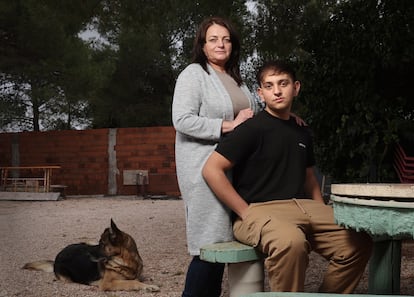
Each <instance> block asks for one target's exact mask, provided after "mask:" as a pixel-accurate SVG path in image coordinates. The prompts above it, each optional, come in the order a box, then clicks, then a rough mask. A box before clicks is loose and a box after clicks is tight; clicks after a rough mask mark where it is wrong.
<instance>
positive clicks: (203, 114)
mask: <svg viewBox="0 0 414 297" xmlns="http://www.w3.org/2000/svg"><path fill="white" fill-rule="evenodd" d="M239 58H240V41H239V38H238V36H237V34H236V31H235V30H234V28H233V26H232V25H231V24H230V22H229V21H228V20H226V19H223V18H219V17H210V18H207V19H206V20H204V21H203V22H202V23H201V25H200V27H199V29H198V32H197V34H196V37H195V40H194V46H193V63H192V64H190V65H188V66H187V67H186V68H185V69H184V70H183V71H182V72H181V73H180V75H179V77H178V79H177V82H176V86H175V91H174V98H173V104H172V119H173V124H174V127H175V129H176V132H177V133H176V143H175V145H176V147H175V150H176V155H175V157H176V167H177V178H178V184H179V187H180V191H181V195H182V198H183V200H184V203H185V210H186V227H187V244H188V251H189V253H190V255H192V256H193V259H192V261H191V263H190V265H189V268H188V272H187V278H186V284H185V288H184V292H183V295H182V296H183V297H188V296H197V297H200V296H208V297H212V296H220V294H221V283H222V276H223V271H224V265H223V264H219V263H209V262H205V261H202V260H200V258H199V257H198V256H199V254H200V247H202V246H204V245H206V244H210V243H216V242H223V241H230V240H232V239H233V232H232V226H231V221H230V212H229V210H228V209H227V208H226V207H225V206H224V205H223V204H222V203H221V202H219V200H218V199H217V198H216V197H215V196H214V194H213V192H212V191H211V190H210V189H209V187H208V186H207V184H206V183H205V181H204V179H203V177H202V174H201V169H202V167H203V165H204V162H205V161H206V160H207V158H208V157H209V155H210V154H211V152H212V151H213V150H214V149H215V147H216V144H217V142H218V141H219V139H220V137H221V136H222V135H223V134H225V133H228V132H231V131H232V130H233V129H234V128H235V127H236V126H237V125H239V124H240V123H242V122H244V121H245V120H247V119H249V118H251V117H252V116H253V115H254V114H255V113H256V112H257V111H258V110H259V104H258V103H257V102H256V101H255V100H254V98H253V97H252V95H251V93H250V92H249V90H248V89H247V87H246V86H245V85H244V84H243V82H242V78H241V75H240V69H239Z"/></svg>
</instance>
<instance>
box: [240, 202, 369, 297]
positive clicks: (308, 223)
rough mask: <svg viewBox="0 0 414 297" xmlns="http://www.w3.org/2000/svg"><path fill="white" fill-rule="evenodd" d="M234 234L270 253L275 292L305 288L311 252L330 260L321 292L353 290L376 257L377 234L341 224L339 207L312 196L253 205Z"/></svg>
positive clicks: (271, 277) (244, 241)
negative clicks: (373, 254) (373, 253)
mask: <svg viewBox="0 0 414 297" xmlns="http://www.w3.org/2000/svg"><path fill="white" fill-rule="evenodd" d="M233 232H234V236H235V237H236V238H237V240H239V241H240V242H243V243H245V244H248V245H251V246H255V247H257V248H258V249H259V250H260V251H261V252H263V253H264V254H265V255H267V258H266V260H265V266H266V269H267V272H268V277H269V285H270V288H271V290H272V291H274V292H302V291H303V290H304V284H305V272H306V268H307V266H308V262H309V253H310V252H311V251H315V252H317V253H319V254H320V255H322V256H323V257H324V258H325V259H327V260H328V261H329V265H328V268H327V271H326V274H325V276H324V279H323V282H322V284H321V286H320V288H319V292H325V293H343V294H345V293H352V292H353V290H354V289H355V287H356V286H357V285H358V282H359V280H360V278H361V276H362V274H363V272H364V270H365V266H366V264H367V262H368V260H369V258H370V255H371V249H372V240H371V237H370V236H369V235H367V234H366V233H364V232H355V231H353V230H347V229H345V228H343V227H340V226H338V225H337V224H335V221H334V215H333V209H332V207H330V206H328V205H324V204H323V203H320V202H316V201H314V200H310V199H291V200H277V201H270V202H264V203H252V204H250V205H249V211H248V214H247V217H246V218H245V219H244V220H241V219H237V220H236V221H235V223H234V225H233Z"/></svg>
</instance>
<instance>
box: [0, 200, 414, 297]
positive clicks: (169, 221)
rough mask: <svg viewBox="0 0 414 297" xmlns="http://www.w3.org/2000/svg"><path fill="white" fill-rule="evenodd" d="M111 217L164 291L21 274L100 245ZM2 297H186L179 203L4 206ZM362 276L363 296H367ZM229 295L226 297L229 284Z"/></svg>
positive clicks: (0, 208)
mask: <svg viewBox="0 0 414 297" xmlns="http://www.w3.org/2000/svg"><path fill="white" fill-rule="evenodd" d="M110 218H113V219H114V221H115V222H116V224H117V225H118V227H119V228H120V229H121V230H123V231H125V232H127V233H129V234H130V235H132V236H133V237H134V238H135V240H136V242H137V245H138V249H139V252H140V254H141V257H142V258H143V261H144V277H145V279H146V280H145V281H146V282H148V283H151V284H156V285H158V286H160V287H161V292H158V293H145V292H139V293H137V292H116V293H114V292H112V293H104V292H99V291H97V289H96V288H94V287H89V286H83V285H78V284H65V283H62V282H58V281H54V277H53V274H49V273H44V272H33V271H27V270H22V269H20V268H21V267H22V266H23V264H24V263H25V262H28V261H33V260H39V259H54V257H55V255H56V254H57V253H58V252H59V251H60V249H62V248H63V247H64V246H66V245H68V244H70V243H76V242H81V241H97V240H98V239H99V236H100V234H101V233H102V231H103V230H104V229H105V228H106V227H107V226H109V222H110ZM0 236H1V242H2V243H1V245H0V260H1V261H0V263H1V269H0V297H6V296H7V297H9V296H24V297H45V296H68V297H69V296H70V297H77V296H79V297H88V296H93V297H95V296H107V297H127V296H159V297H166V296H171V297H172V296H174V297H175V296H176V297H178V296H180V295H181V290H182V286H183V283H184V278H185V272H186V269H187V265H188V262H189V261H190V257H189V256H188V255H187V250H186V242H185V222H184V208H183V202H182V201H181V200H142V199H137V198H134V197H111V198H107V197H101V198H69V199H66V200H62V201H44V202H39V201H33V202H32V201H0ZM413 247H414V245H412V244H411V243H410V244H407V245H405V247H404V251H403V254H404V257H403V263H402V266H403V267H402V269H403V272H402V276H401V284H402V289H401V293H402V294H414V272H413V271H414V253H413V252H412V251H413ZM324 266H325V263H324V262H323V261H321V259H320V258H319V257H318V256H316V255H314V254H312V255H311V263H310V269H309V271H308V278H307V284H306V291H308V292H315V291H316V290H317V287H318V284H319V283H320V281H321V275H322V270H323V268H324ZM366 287H367V280H366V275H365V276H364V278H363V280H362V282H361V284H360V286H359V287H358V290H357V292H358V293H365V292H366ZM223 296H226V297H227V296H228V292H227V285H226V282H224V292H223Z"/></svg>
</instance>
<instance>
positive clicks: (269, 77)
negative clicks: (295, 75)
mask: <svg viewBox="0 0 414 297" xmlns="http://www.w3.org/2000/svg"><path fill="white" fill-rule="evenodd" d="M299 89H300V83H299V81H293V80H292V78H291V77H290V76H289V75H288V74H286V73H276V72H274V71H268V72H267V73H265V74H264V76H263V79H262V83H261V85H260V87H259V88H258V90H257V92H258V94H259V96H260V98H261V99H262V101H263V102H265V103H266V108H265V110H266V111H267V112H269V113H270V114H272V115H273V116H276V117H278V118H282V119H289V116H290V109H291V106H292V102H293V98H294V97H296V96H297V95H298V94H299Z"/></svg>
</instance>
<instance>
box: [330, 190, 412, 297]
mask: <svg viewBox="0 0 414 297" xmlns="http://www.w3.org/2000/svg"><path fill="white" fill-rule="evenodd" d="M331 193H332V195H331V201H332V202H333V208H334V215H335V219H336V221H337V223H338V224H340V225H343V226H345V227H346V228H352V229H355V230H357V231H366V232H367V233H369V234H370V235H371V237H372V238H373V240H374V250H373V254H372V256H371V259H370V263H369V274H368V292H369V293H370V294H399V292H400V272H401V241H402V240H404V239H412V238H414V184H380V183H378V184H332V185H331Z"/></svg>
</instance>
